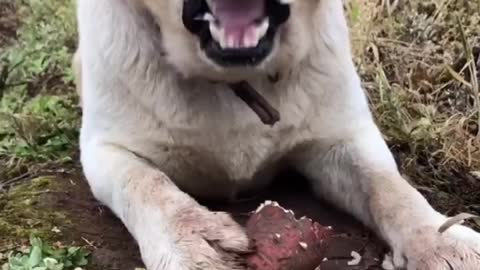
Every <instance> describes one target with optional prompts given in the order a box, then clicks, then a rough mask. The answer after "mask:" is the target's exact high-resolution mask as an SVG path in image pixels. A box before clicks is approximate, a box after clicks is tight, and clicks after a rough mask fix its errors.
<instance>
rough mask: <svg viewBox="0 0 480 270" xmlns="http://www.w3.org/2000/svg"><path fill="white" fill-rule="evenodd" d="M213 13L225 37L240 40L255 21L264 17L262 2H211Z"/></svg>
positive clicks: (247, 0) (220, 0) (222, 0)
mask: <svg viewBox="0 0 480 270" xmlns="http://www.w3.org/2000/svg"><path fill="white" fill-rule="evenodd" d="M212 2H214V3H215V4H214V5H215V8H214V10H213V13H214V15H215V17H216V18H217V19H218V20H219V22H220V25H221V26H222V27H223V29H224V30H225V34H226V35H227V36H235V39H237V40H241V38H242V37H243V35H244V34H245V33H246V32H247V30H248V29H249V28H251V27H255V24H254V23H255V20H256V19H261V18H263V17H264V16H265V1H264V0H213V1H212Z"/></svg>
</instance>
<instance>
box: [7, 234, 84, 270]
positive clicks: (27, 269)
mask: <svg viewBox="0 0 480 270" xmlns="http://www.w3.org/2000/svg"><path fill="white" fill-rule="evenodd" d="M88 256H89V252H88V251H86V250H85V249H83V248H81V247H58V246H57V247H54V246H50V245H48V244H46V243H44V242H43V241H42V240H41V239H40V238H36V237H32V238H31V239H30V247H29V248H28V250H25V251H23V252H22V251H20V252H11V253H10V254H8V256H7V257H8V261H7V262H6V263H5V264H4V265H3V267H2V270H74V269H82V268H81V267H83V266H85V265H87V264H88Z"/></svg>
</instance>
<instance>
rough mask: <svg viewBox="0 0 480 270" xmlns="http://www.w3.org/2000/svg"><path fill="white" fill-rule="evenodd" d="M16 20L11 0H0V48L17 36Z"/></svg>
mask: <svg viewBox="0 0 480 270" xmlns="http://www.w3.org/2000/svg"><path fill="white" fill-rule="evenodd" d="M17 25H18V20H17V16H16V12H15V4H14V1H13V0H0V48H1V47H3V46H5V45H6V44H7V41H9V40H12V39H15V38H16V36H17Z"/></svg>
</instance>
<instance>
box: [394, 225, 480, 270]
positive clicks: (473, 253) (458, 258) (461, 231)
mask: <svg viewBox="0 0 480 270" xmlns="http://www.w3.org/2000/svg"><path fill="white" fill-rule="evenodd" d="M468 234H470V235H471V237H470V239H471V240H473V239H477V240H478V239H480V234H478V233H476V232H474V231H471V230H469V229H467V228H464V227H463V228H462V227H461V226H459V227H458V228H457V230H454V231H452V232H445V233H440V232H438V230H435V229H434V228H422V229H419V230H417V231H415V232H414V233H413V234H412V236H414V237H412V238H410V239H409V241H408V242H407V244H406V245H405V246H404V247H403V248H402V249H401V250H403V251H399V250H396V251H394V257H393V265H394V266H395V267H394V268H393V269H404V268H403V267H405V266H406V268H407V269H408V270H432V269H435V270H453V269H455V270H456V269H459V270H477V269H480V249H479V248H478V245H477V244H474V243H475V242H474V241H468V240H466V238H465V236H466V235H468Z"/></svg>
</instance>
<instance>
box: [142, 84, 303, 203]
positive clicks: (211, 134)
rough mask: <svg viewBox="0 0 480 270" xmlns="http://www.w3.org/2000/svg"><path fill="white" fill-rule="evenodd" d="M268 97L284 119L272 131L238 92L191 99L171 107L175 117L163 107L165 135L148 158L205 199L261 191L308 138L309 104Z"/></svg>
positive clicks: (183, 186) (184, 186) (156, 141)
mask: <svg viewBox="0 0 480 270" xmlns="http://www.w3.org/2000/svg"><path fill="white" fill-rule="evenodd" d="M266 98H267V100H269V101H270V102H271V103H272V105H273V106H274V107H276V108H277V110H278V111H279V112H280V115H281V120H280V122H278V123H276V124H275V125H274V126H273V127H272V126H267V125H265V124H263V123H262V122H261V121H260V119H259V118H258V116H257V115H256V114H255V113H254V112H253V111H252V110H251V109H250V108H249V107H248V106H246V105H245V103H243V101H241V100H240V99H238V98H237V97H235V96H234V94H233V93H220V94H218V93H217V95H216V96H211V97H205V96H204V95H199V96H196V97H195V98H193V97H190V98H189V100H190V101H189V102H185V103H183V104H178V103H177V106H178V107H177V108H175V107H173V108H171V109H172V110H173V109H175V110H176V111H175V113H173V112H172V111H165V108H164V107H165V106H164V107H163V109H162V111H161V112H159V114H158V115H160V116H161V117H162V122H163V124H162V126H161V128H160V129H161V131H160V133H161V136H157V138H156V139H155V144H154V145H156V147H149V148H148V150H147V151H149V154H148V156H149V157H150V158H151V159H152V160H153V161H154V162H155V163H156V164H158V166H159V167H160V168H161V169H162V170H164V171H165V173H167V174H168V175H169V176H170V177H172V178H173V179H174V181H176V182H177V183H178V185H179V186H181V187H182V188H183V189H185V190H187V191H189V192H192V193H198V194H197V195H200V196H210V197H212V196H213V197H216V194H215V193H221V195H225V194H228V193H230V192H231V193H236V192H239V191H242V190H246V189H250V188H254V187H259V186H262V185H264V184H266V183H267V182H268V181H269V180H270V178H271V177H272V176H273V174H274V173H275V172H276V171H277V170H278V169H279V168H281V167H282V166H283V165H284V164H282V161H283V159H284V158H285V157H286V156H287V155H288V153H289V152H290V151H291V150H292V149H293V148H294V147H295V146H296V145H298V144H300V143H302V142H303V141H305V140H306V139H307V138H308V137H309V135H308V128H307V126H306V124H305V123H306V121H305V120H306V118H307V113H308V108H309V105H308V104H306V103H305V101H308V99H301V98H298V97H297V98H296V99H289V102H285V103H282V102H280V100H281V98H282V97H280V96H278V95H271V96H268V95H266ZM176 100H178V97H177V99H176ZM180 100H185V99H180ZM284 100H287V99H285V98H284ZM307 103H308V102H307ZM166 115H169V117H168V118H167V117H165V116H166Z"/></svg>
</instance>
